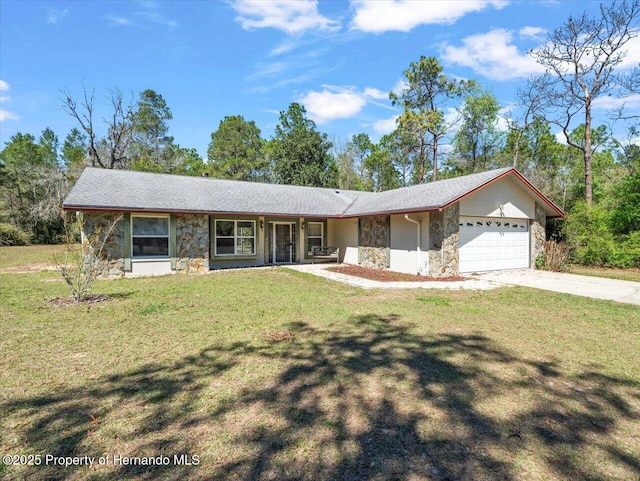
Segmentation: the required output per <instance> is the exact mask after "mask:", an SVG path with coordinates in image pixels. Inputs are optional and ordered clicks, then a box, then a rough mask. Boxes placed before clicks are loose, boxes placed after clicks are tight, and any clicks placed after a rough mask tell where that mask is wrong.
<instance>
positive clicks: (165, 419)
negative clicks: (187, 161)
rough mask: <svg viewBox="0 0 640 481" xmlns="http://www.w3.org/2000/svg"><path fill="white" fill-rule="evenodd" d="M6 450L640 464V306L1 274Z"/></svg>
mask: <svg viewBox="0 0 640 481" xmlns="http://www.w3.org/2000/svg"><path fill="white" fill-rule="evenodd" d="M0 285H1V286H2V288H1V289H0V306H1V307H0V308H1V310H2V313H1V316H0V329H1V330H0V332H1V334H0V366H2V369H1V371H0V451H2V452H3V454H4V453H11V454H42V455H45V454H49V453H54V454H56V455H59V456H85V455H87V456H96V457H98V456H101V455H107V454H108V455H111V456H113V455H115V454H118V455H124V456H159V455H167V456H170V457H171V456H173V455H174V454H188V455H194V454H195V455H198V456H199V457H200V464H199V465H198V466H175V465H173V464H172V463H171V465H170V466H154V467H143V466H124V465H120V466H113V465H112V464H110V465H107V466H100V467H94V468H92V469H89V468H86V467H69V468H67V469H61V468H56V467H53V466H37V467H36V466H31V467H29V466H27V467H16V466H10V467H9V466H3V465H2V464H0V477H2V476H4V477H5V478H6V479H9V480H18V479H29V480H48V479H74V480H100V479H142V480H151V479H170V480H174V479H231V480H261V479H289V480H306V479H309V480H311V479H314V480H315V479H320V480H336V479H339V480H351V479H376V480H377V479H385V480H386V479H389V480H391V479H416V480H418V479H420V480H422V479H424V480H427V479H446V478H449V479H463V478H464V477H465V476H467V478H466V479H474V480H482V479H501V480H507V481H509V480H548V479H560V480H574V479H593V480H596V479H618V480H622V479H624V480H627V479H628V480H632V479H637V478H638V476H640V458H639V455H638V453H639V452H640V440H639V439H638V428H637V427H638V423H639V421H640V373H639V371H638V369H637V366H638V365H640V309H638V308H637V307H634V306H631V305H623V304H616V303H610V302H604V301H596V300H590V299H587V298H580V297H574V296H568V295H561V294H553V293H548V292H542V291H538V290H534V289H525V288H502V289H497V290H493V291H483V292H479V291H470V292H466V291H447V292H444V291H441V290H438V291H433V292H432V291H428V290H418V291H414V290H408V291H397V290H384V291H364V290H359V289H357V288H354V287H350V286H346V285H342V284H337V283H333V282H330V281H326V280H324V279H321V278H318V277H313V276H310V275H307V274H302V273H298V272H295V271H292V270H288V269H255V270H243V271H224V272H217V273H212V274H210V275H202V276H183V275H176V276H167V277H161V278H145V279H121V280H114V281H100V282H98V283H97V284H96V286H95V289H94V292H95V293H104V294H108V295H109V296H111V298H110V300H108V301H105V302H100V303H96V304H90V305H77V306H71V307H54V306H50V305H48V304H47V300H48V299H50V298H54V297H59V296H65V295H67V292H66V291H65V286H64V283H62V282H59V281H58V279H57V276H56V273H54V272H42V273H32V274H19V275H16V274H11V273H6V274H0Z"/></svg>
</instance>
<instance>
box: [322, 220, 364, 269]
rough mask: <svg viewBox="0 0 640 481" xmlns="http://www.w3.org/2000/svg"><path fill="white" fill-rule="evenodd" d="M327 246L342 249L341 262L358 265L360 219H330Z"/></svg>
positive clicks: (328, 221)
mask: <svg viewBox="0 0 640 481" xmlns="http://www.w3.org/2000/svg"><path fill="white" fill-rule="evenodd" d="M327 230H328V231H329V232H328V235H327V245H330V246H334V247H339V248H340V262H344V263H346V264H357V263H358V219H328V220H327Z"/></svg>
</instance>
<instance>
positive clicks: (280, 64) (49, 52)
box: [0, 0, 640, 157]
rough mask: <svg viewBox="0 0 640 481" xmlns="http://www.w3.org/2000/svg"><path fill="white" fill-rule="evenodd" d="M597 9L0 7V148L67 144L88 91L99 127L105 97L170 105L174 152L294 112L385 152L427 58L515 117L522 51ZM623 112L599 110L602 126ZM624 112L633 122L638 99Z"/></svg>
mask: <svg viewBox="0 0 640 481" xmlns="http://www.w3.org/2000/svg"><path fill="white" fill-rule="evenodd" d="M605 1H606V0H605ZM598 8H599V2H595V1H588V0H587V1H584V0H583V1H566V0H562V1H543V0H539V1H509V0H465V1H463V0H458V1H456V0H450V1H399V0H398V1H383V0H379V1H370V2H361V1H355V0H352V1H350V2H347V1H327V2H324V1H321V2H314V1H303V0H299V1H295V2H283V1H269V0H263V1H259V2H250V1H226V2H210V1H179V2H178V1H175V2H172V1H126V2H125V1H115V0H111V1H106V2H100V1H82V0H67V1H30V0H19V1H18V0H0V97H1V98H0V100H1V103H0V108H1V111H0V142H1V143H2V146H4V143H5V142H7V141H8V140H9V138H10V137H11V136H12V135H14V134H15V133H17V132H29V133H32V134H34V135H36V136H37V135H38V134H39V133H40V132H41V131H42V130H43V129H44V128H46V127H50V128H52V129H53V130H54V131H55V132H56V133H57V134H58V136H59V137H60V141H61V142H62V141H63V140H64V137H65V136H66V134H67V133H68V132H69V130H70V129H71V128H73V127H74V126H75V124H74V121H73V119H71V118H70V117H69V116H68V115H67V114H66V113H65V112H64V111H62V110H61V108H60V104H61V93H60V90H61V89H65V88H66V89H68V90H69V91H71V92H72V93H73V94H75V95H76V96H79V95H80V94H81V93H82V85H83V82H84V83H85V84H86V85H87V87H89V88H95V92H96V107H97V110H98V117H100V116H101V115H105V114H106V112H108V109H107V102H106V95H107V93H108V90H109V89H110V88H114V87H117V88H119V89H121V90H122V91H123V92H125V93H127V94H128V93H129V92H133V94H134V97H137V95H138V93H139V92H140V91H142V90H144V89H147V88H150V89H153V90H155V91H156V92H158V93H160V94H162V96H163V97H164V98H165V100H166V102H167V104H168V105H169V107H170V108H171V110H172V113H173V120H172V121H171V122H170V129H171V134H172V135H173V136H174V137H175V140H176V142H177V143H179V144H180V145H181V146H183V147H195V148H197V149H198V151H199V153H200V154H201V155H202V156H203V157H206V149H207V145H208V143H209V141H210V136H211V132H213V131H214V130H216V129H217V128H218V124H219V122H220V121H221V120H222V119H223V118H224V117H225V116H226V115H238V114H240V115H243V116H244V117H245V119H247V120H254V121H255V122H256V124H257V125H258V127H259V128H260V129H261V130H262V135H263V137H265V138H269V137H270V136H271V135H272V134H273V129H274V127H275V125H276V124H277V123H278V112H279V111H281V110H286V108H287V107H288V105H289V104H290V103H291V102H300V103H301V104H303V105H304V106H305V107H306V109H307V112H308V115H309V117H310V118H312V119H313V120H315V121H316V123H317V125H318V128H319V129H320V130H321V131H323V132H326V133H327V134H328V135H329V137H330V138H331V139H335V140H338V141H346V140H348V138H349V137H350V136H351V135H353V134H357V133H359V132H365V133H368V134H369V135H370V136H371V137H372V138H373V139H375V140H377V139H378V138H379V137H380V136H381V135H383V134H384V133H388V132H390V131H391V130H392V129H393V126H394V118H395V116H397V115H398V114H399V110H398V109H397V108H395V107H393V106H392V105H391V102H390V101H389V99H388V93H389V91H390V90H392V89H397V88H398V86H399V85H401V83H400V82H401V79H402V72H403V70H405V69H406V68H407V67H408V66H409V63H410V62H412V61H416V60H418V59H419V58H420V56H421V55H425V56H435V57H437V58H438V59H439V60H440V62H441V63H442V64H443V66H444V68H445V73H446V74H448V75H451V76H455V77H461V78H474V79H477V80H478V81H479V82H480V83H481V84H482V85H483V86H484V87H486V88H488V89H490V90H491V91H492V92H493V93H494V95H496V97H497V98H498V100H499V101H500V103H501V105H502V106H503V107H504V110H505V111H508V110H513V106H512V104H513V102H514V100H515V92H516V89H517V88H518V86H522V85H523V84H524V83H525V81H526V79H527V77H529V76H530V75H534V74H537V73H539V72H540V69H539V66H538V65H537V64H536V63H535V62H534V61H533V60H532V59H531V58H530V57H529V56H527V54H526V52H527V51H528V50H530V49H535V48H536V47H537V46H539V45H541V43H542V42H544V40H545V35H546V33H547V32H549V31H552V30H553V29H554V28H557V27H559V26H561V25H562V23H563V22H564V21H565V20H566V19H567V18H568V17H569V15H570V14H574V15H580V14H581V13H582V12H584V11H587V12H588V13H592V14H596V13H597V12H598ZM630 47H631V48H630V51H629V55H628V56H627V58H626V60H625V65H626V66H634V65H638V62H640V42H639V41H638V39H635V40H634V41H633V43H632V44H631V45H630ZM615 104H616V102H615V101H614V100H612V99H604V100H602V101H600V103H599V104H598V111H597V115H598V116H600V117H601V118H603V119H604V115H605V113H606V109H607V108H612V107H614V106H615ZM627 106H628V107H632V108H634V109H635V110H636V111H637V110H638V109H639V108H640V96H635V97H633V98H631V99H627ZM98 125H99V127H102V124H98Z"/></svg>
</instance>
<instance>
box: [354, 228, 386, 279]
mask: <svg viewBox="0 0 640 481" xmlns="http://www.w3.org/2000/svg"><path fill="white" fill-rule="evenodd" d="M389 222H390V219H389V217H388V216H372V217H362V218H361V219H360V232H359V239H358V246H359V251H360V256H359V259H358V262H359V263H360V265H361V266H363V267H372V268H374V269H386V268H387V266H388V265H389V262H388V247H389V225H390V224H389Z"/></svg>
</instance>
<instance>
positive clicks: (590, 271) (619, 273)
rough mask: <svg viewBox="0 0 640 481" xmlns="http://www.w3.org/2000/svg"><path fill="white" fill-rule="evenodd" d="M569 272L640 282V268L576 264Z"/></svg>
mask: <svg viewBox="0 0 640 481" xmlns="http://www.w3.org/2000/svg"><path fill="white" fill-rule="evenodd" d="M569 272H571V273H572V274H580V275H583V276H593V277H607V278H609V279H620V280H623V281H634V282H640V269H613V268H610V267H589V266H579V265H576V264H574V265H572V266H571V269H570V271H569Z"/></svg>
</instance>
